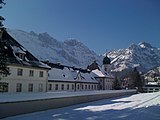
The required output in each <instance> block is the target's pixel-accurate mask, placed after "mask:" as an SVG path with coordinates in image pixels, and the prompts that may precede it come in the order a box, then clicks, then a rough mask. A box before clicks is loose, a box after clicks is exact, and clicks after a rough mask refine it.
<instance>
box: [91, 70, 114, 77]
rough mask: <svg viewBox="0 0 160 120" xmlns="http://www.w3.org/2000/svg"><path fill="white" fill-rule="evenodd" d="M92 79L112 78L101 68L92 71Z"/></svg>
mask: <svg viewBox="0 0 160 120" xmlns="http://www.w3.org/2000/svg"><path fill="white" fill-rule="evenodd" d="M92 73H93V75H94V77H105V78H114V77H113V75H112V74H111V73H108V72H106V71H105V70H103V69H102V68H99V69H95V70H92Z"/></svg>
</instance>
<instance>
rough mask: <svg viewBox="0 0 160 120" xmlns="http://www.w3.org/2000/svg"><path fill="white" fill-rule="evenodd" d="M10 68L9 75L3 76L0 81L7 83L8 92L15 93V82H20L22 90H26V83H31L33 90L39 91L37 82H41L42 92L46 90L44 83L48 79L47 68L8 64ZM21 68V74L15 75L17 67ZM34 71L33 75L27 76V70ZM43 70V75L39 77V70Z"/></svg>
mask: <svg viewBox="0 0 160 120" xmlns="http://www.w3.org/2000/svg"><path fill="white" fill-rule="evenodd" d="M8 67H9V69H10V73H11V74H10V75H9V76H7V77H4V78H3V79H2V80H1V82H6V83H9V85H8V93H15V92H16V87H17V83H21V84H22V92H28V84H30V83H32V84H33V92H39V84H42V86H43V89H42V92H45V91H46V84H47V79H48V73H47V70H44V69H39V68H34V67H21V66H11V65H10V66H8ZM18 68H19V69H23V75H22V76H18V75H17V69H18ZM30 70H33V71H34V76H33V77H32V76H29V71H30ZM40 71H43V77H39V72H40Z"/></svg>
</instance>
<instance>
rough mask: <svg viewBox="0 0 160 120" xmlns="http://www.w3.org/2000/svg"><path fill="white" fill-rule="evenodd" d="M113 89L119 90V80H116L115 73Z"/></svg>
mask: <svg viewBox="0 0 160 120" xmlns="http://www.w3.org/2000/svg"><path fill="white" fill-rule="evenodd" d="M113 89H114V90H119V89H121V85H120V82H119V80H118V77H117V75H116V76H115V80H114V83H113Z"/></svg>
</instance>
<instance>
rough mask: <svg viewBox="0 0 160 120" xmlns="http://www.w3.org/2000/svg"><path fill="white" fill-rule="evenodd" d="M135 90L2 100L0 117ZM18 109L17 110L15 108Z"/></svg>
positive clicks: (109, 96)
mask: <svg viewBox="0 0 160 120" xmlns="http://www.w3.org/2000/svg"><path fill="white" fill-rule="evenodd" d="M135 93H136V91H135V90H132V91H131V90H130V91H126V92H117V93H116V92H114V93H102V94H90V95H79V96H78V95H77V96H72V97H60V98H48V99H41V100H28V101H19V102H1V103H0V118H5V117H9V116H14V115H19V114H25V113H32V112H37V111H44V110H48V109H55V108H60V107H65V106H70V105H75V104H80V103H86V102H91V101H96V100H100V99H106V98H112V97H118V96H123V95H132V94H135ZM15 109H16V110H15Z"/></svg>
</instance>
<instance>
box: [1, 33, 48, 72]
mask: <svg viewBox="0 0 160 120" xmlns="http://www.w3.org/2000/svg"><path fill="white" fill-rule="evenodd" d="M2 39H3V40H5V42H6V49H5V52H6V54H7V57H8V64H9V65H21V66H28V67H36V68H43V69H50V67H49V66H48V65H46V64H44V63H42V62H40V61H39V60H38V59H37V58H36V57H35V56H33V55H32V54H31V53H30V52H29V51H28V50H26V49H25V48H24V47H23V46H22V45H21V44H19V43H18V42H17V41H16V40H15V39H14V38H12V36H10V35H9V34H8V33H7V31H6V30H4V31H3V35H2ZM20 54H21V55H24V56H23V59H22V58H21V57H20V56H19V55H20Z"/></svg>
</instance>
